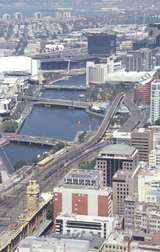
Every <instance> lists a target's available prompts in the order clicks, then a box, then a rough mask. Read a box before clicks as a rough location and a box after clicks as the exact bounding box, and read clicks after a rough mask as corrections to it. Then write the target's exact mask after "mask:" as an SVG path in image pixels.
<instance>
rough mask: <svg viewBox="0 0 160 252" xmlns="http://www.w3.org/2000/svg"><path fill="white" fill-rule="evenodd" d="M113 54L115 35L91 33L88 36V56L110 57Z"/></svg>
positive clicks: (114, 51)
mask: <svg viewBox="0 0 160 252" xmlns="http://www.w3.org/2000/svg"><path fill="white" fill-rule="evenodd" d="M115 53H116V35H115V34H107V33H91V34H89V35H88V54H90V55H102V56H110V55H112V54H115Z"/></svg>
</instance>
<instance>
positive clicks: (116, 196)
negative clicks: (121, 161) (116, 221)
mask: <svg viewBox="0 0 160 252" xmlns="http://www.w3.org/2000/svg"><path fill="white" fill-rule="evenodd" d="M112 187H113V214H117V215H122V216H123V215H124V200H125V198H126V197H127V196H128V195H132V194H133V179H132V176H131V174H127V173H126V172H124V171H120V170H119V171H117V172H116V173H115V174H114V176H113V178H112Z"/></svg>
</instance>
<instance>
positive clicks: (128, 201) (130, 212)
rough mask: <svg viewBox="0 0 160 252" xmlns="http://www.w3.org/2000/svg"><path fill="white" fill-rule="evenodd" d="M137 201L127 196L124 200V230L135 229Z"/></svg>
mask: <svg viewBox="0 0 160 252" xmlns="http://www.w3.org/2000/svg"><path fill="white" fill-rule="evenodd" d="M135 204H136V199H135V197H134V196H133V197H132V196H127V197H126V198H125V200H124V228H125V230H128V229H129V230H133V228H134V209H135Z"/></svg>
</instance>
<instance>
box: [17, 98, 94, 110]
mask: <svg viewBox="0 0 160 252" xmlns="http://www.w3.org/2000/svg"><path fill="white" fill-rule="evenodd" d="M21 98H22V99H25V100H28V101H31V102H32V103H33V104H36V105H51V106H61V107H73V108H78V109H86V108H88V107H89V106H90V105H91V103H89V102H85V101H73V100H63V99H62V100H61V99H47V98H41V97H32V96H22V97H21Z"/></svg>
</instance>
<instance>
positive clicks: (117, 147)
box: [100, 144, 136, 156]
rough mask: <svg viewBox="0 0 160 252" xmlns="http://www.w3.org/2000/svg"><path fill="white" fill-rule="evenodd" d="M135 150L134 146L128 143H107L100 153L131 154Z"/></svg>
mask: <svg viewBox="0 0 160 252" xmlns="http://www.w3.org/2000/svg"><path fill="white" fill-rule="evenodd" d="M135 151H136V148H134V147H133V146H130V145H128V144H109V145H107V146H105V147H104V148H103V149H102V150H101V152H100V156H102V155H104V154H105V155H108V156H110V155H114V156H116V155H117V156H132V155H133V154H134V153H135Z"/></svg>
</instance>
